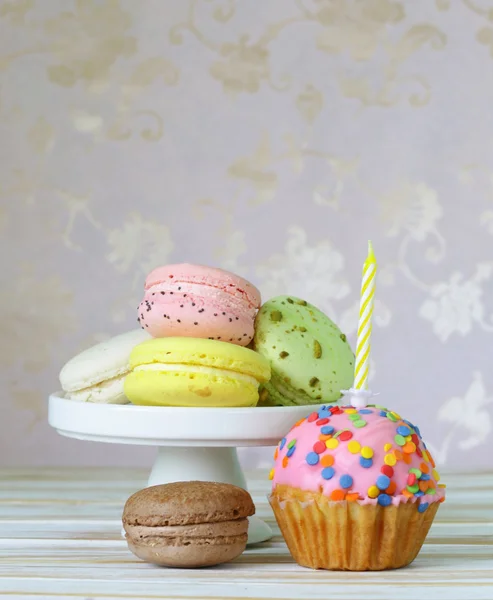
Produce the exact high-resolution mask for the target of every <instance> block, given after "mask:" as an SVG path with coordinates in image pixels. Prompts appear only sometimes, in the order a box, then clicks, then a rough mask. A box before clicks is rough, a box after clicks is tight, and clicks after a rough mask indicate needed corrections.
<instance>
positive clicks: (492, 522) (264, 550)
mask: <svg viewBox="0 0 493 600" xmlns="http://www.w3.org/2000/svg"><path fill="white" fill-rule="evenodd" d="M146 475H147V474H146V473H145V472H144V471H139V470H129V469H126V470H125V469H70V470H69V469H57V468H50V469H39V468H33V469H16V470H0V597H2V598H3V597H9V596H13V597H15V598H105V599H112V598H133V599H138V598H193V599H194V600H200V599H205V598H208V599H211V598H229V599H234V598H242V599H246V598H277V599H281V598H298V599H302V600H309V599H310V600H311V599H318V598H323V599H326V598H330V599H331V600H337V599H339V598H340V599H344V600H352V599H354V600H363V599H365V600H372V599H374V600H377V599H378V600H382V599H384V598H389V599H392V600H411V599H412V600H417V599H420V598H423V599H425V598H426V599H433V600H434V599H440V600H441V599H443V600H467V599H483V600H493V473H492V474H486V475H471V474H464V475H449V476H447V475H446V474H445V475H443V476H442V481H445V482H446V483H447V501H446V502H445V503H444V504H443V505H442V506H441V507H440V510H439V512H438V516H437V519H436V520H435V523H434V524H433V527H432V529H431V531H430V534H429V536H428V538H427V541H426V544H425V546H424V547H423V549H422V550H421V553H420V555H419V557H418V558H417V560H416V561H415V562H414V563H413V564H412V565H411V566H410V567H408V568H405V569H400V570H397V571H386V572H378V573H343V572H329V571H312V570H309V569H304V568H302V567H299V566H298V565H297V564H296V563H294V562H293V560H292V558H291V556H290V555H289V553H288V551H287V549H286V546H285V544H284V541H283V539H282V537H281V536H280V535H279V530H278V529H277V526H276V525H275V521H274V519H273V516H272V513H271V511H270V507H269V505H268V503H267V500H266V494H267V491H268V488H269V482H268V480H267V474H266V473H264V472H258V471H256V472H252V473H248V474H247V477H248V481H249V485H250V491H251V493H252V496H253V498H254V501H255V503H256V506H257V514H258V515H259V516H261V517H262V518H264V519H265V520H266V521H267V522H268V523H269V524H270V525H271V526H272V527H273V529H274V531H275V536H274V538H273V539H272V540H270V541H269V542H265V543H263V544H259V545H258V546H256V547H252V548H249V549H247V551H246V552H245V553H244V554H243V555H242V556H241V557H239V558H238V559H236V560H235V561H234V562H233V563H230V564H227V565H222V566H220V567H215V568H211V569H203V570H191V571H188V570H176V569H164V568H159V567H155V566H153V565H149V564H145V563H143V562H141V561H139V560H138V559H137V558H135V557H134V556H133V555H132V554H131V553H130V552H129V551H128V549H127V546H126V543H125V541H124V540H123V539H122V538H121V537H120V528H121V521H120V517H121V511H122V508H123V504H124V502H125V500H126V498H127V497H128V496H129V495H130V494H131V493H133V492H134V491H136V490H137V489H140V488H142V487H145V481H146Z"/></svg>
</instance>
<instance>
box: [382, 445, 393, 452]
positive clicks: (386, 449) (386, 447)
mask: <svg viewBox="0 0 493 600" xmlns="http://www.w3.org/2000/svg"><path fill="white" fill-rule="evenodd" d="M383 449H384V451H385V452H388V451H389V450H392V444H385V446H384V447H383Z"/></svg>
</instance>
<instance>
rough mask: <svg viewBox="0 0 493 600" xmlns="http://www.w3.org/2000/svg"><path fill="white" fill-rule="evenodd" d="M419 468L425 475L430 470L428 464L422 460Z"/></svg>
mask: <svg viewBox="0 0 493 600" xmlns="http://www.w3.org/2000/svg"><path fill="white" fill-rule="evenodd" d="M419 468H420V469H421V471H422V472H423V473H425V474H426V475H427V474H428V473H429V472H430V467H429V466H428V465H427V464H426V463H425V462H422V463H421V464H420V465H419Z"/></svg>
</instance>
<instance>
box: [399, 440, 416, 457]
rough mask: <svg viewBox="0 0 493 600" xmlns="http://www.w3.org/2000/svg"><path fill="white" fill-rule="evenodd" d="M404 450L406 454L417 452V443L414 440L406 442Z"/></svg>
mask: <svg viewBox="0 0 493 600" xmlns="http://www.w3.org/2000/svg"><path fill="white" fill-rule="evenodd" d="M402 451H403V452H405V453H406V454H413V453H414V452H416V444H415V443H414V442H406V443H405V444H404V446H403V447H402Z"/></svg>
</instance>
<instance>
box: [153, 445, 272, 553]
mask: <svg viewBox="0 0 493 600" xmlns="http://www.w3.org/2000/svg"><path fill="white" fill-rule="evenodd" d="M174 481H217V482H218V483H231V484H233V485H236V486H238V487H241V488H243V489H245V490H246V489H247V484H246V481H245V477H244V475H243V471H242V469H241V466H240V463H239V461H238V454H237V452H236V448H211V447H204V448H196V447H194V448H182V447H164V446H162V447H160V448H158V455H157V458H156V460H155V462H154V465H153V467H152V471H151V474H150V477H149V481H148V485H149V486H151V485H159V484H161V483H172V482H174ZM271 537H272V530H271V528H270V527H269V526H268V525H267V523H264V521H262V520H261V519H259V518H258V517H256V516H252V517H249V525H248V544H258V543H259V542H265V541H266V540H269V539H270V538H271Z"/></svg>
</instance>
